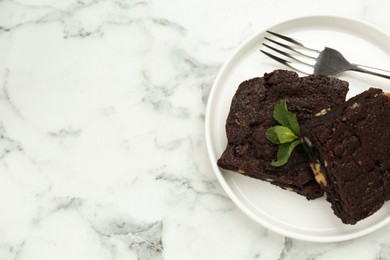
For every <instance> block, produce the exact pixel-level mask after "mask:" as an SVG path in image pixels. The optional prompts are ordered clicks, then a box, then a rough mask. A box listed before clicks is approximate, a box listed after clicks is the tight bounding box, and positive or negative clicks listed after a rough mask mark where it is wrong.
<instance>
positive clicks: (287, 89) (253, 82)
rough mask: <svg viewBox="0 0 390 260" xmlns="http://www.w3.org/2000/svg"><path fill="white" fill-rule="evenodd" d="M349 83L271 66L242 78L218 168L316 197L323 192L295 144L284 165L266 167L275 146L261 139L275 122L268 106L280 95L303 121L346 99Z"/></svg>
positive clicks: (233, 100)
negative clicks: (271, 67) (259, 72)
mask: <svg viewBox="0 0 390 260" xmlns="http://www.w3.org/2000/svg"><path fill="white" fill-rule="evenodd" d="M347 92H348V83H347V82H345V81H342V80H339V79H336V78H333V77H328V76H322V75H310V76H306V77H299V76H298V74H296V73H295V72H292V71H286V70H276V71H274V72H272V73H266V74H264V76H263V77H257V78H253V79H250V80H247V81H244V82H242V83H241V84H240V85H239V87H238V89H237V91H236V93H235V95H234V97H233V99H232V102H231V107H230V112H229V115H228V117H227V120H226V126H225V127H226V135H227V146H226V149H225V151H224V152H223V154H222V155H221V157H220V159H219V160H218V162H217V163H218V165H219V166H220V167H221V168H224V169H228V170H231V171H235V172H238V173H241V174H243V175H246V176H249V177H253V178H256V179H261V180H264V181H268V182H270V183H272V184H275V185H277V186H279V187H281V188H284V189H287V190H292V191H295V192H297V193H298V194H301V195H303V196H305V197H306V198H307V199H315V198H318V197H321V196H322V195H323V191H322V189H321V187H320V186H319V185H318V184H317V182H316V181H315V179H314V177H313V174H312V172H311V170H310V166H309V159H308V156H307V154H306V152H305V150H304V148H303V146H302V145H298V146H297V147H296V148H295V149H294V151H293V152H292V154H291V157H290V159H289V161H288V163H287V164H285V165H283V166H281V167H274V166H272V165H271V162H272V161H275V160H276V154H277V150H278V146H277V145H275V144H273V143H271V142H270V141H269V140H268V139H266V137H265V132H266V130H267V129H268V128H270V127H272V126H274V125H276V124H277V123H276V121H275V120H274V119H273V110H274V108H275V105H276V103H277V102H278V101H279V100H280V99H286V102H287V106H288V109H289V110H290V111H291V112H293V113H295V114H296V115H297V118H298V121H299V122H300V123H305V122H306V121H308V120H310V119H311V118H312V117H314V115H315V114H317V113H321V111H323V110H326V109H331V108H333V107H334V106H336V105H340V104H342V103H343V102H345V97H346V93H347Z"/></svg>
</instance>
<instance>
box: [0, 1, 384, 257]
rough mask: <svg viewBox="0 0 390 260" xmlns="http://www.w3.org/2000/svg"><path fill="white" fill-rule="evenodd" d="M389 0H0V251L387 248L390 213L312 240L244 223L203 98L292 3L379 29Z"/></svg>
mask: <svg viewBox="0 0 390 260" xmlns="http://www.w3.org/2000/svg"><path fill="white" fill-rule="evenodd" d="M388 10H390V2H389V1H386V0H372V1H365V0H356V1H353V2H351V1H346V0H337V1H336V0H328V1H321V2H318V1H311V0H302V1H294V2H291V1H287V0H275V1H264V0H260V1H249V0H244V1H231V0H228V1H222V0H216V1H196V0H185V1H179V0H166V1H157V0H145V1H142V0H139V1H137V0H129V1H121V0H114V1H104V0H77V1H76V0H74V1H72V0H68V1H59V0H53V1H48V0H2V1H0V259H1V260H8V259H9V260H11V259H12V260H31V259H34V260H35V259H37V260H45V259H57V260H62V259H72V260H76V259H83V260H85V259H93V260H122V259H139V260H147V259H156V260H157V259H279V260H282V259H283V260H285V259H318V260H324V259H346V258H348V259H382V260H383V259H390V236H389V235H388V234H389V232H390V226H386V227H384V228H382V229H381V230H378V231H376V232H374V233H372V234H370V235H367V236H365V237H362V238H358V239H354V240H351V241H345V242H339V243H312V242H305V241H299V240H294V239H291V238H288V237H283V236H282V235H279V234H276V233H274V232H272V231H269V230H267V229H265V228H264V227H262V226H260V225H259V224H257V223H254V222H253V221H252V220H250V219H249V218H248V217H247V216H246V215H244V214H243V213H242V212H241V211H240V210H239V209H238V208H237V207H236V206H235V205H234V204H233V203H232V201H231V200H230V199H229V198H228V196H227V195H226V194H225V193H224V191H223V190H222V188H221V186H220V185H219V183H218V181H217V180H216V177H215V175H214V173H213V171H212V168H211V166H210V162H209V159H208V156H207V152H206V144H205V136H204V119H205V109H206V103H207V98H208V94H209V91H210V89H211V86H212V83H213V80H214V79H215V76H216V74H217V73H218V70H219V69H220V67H221V66H222V64H223V63H224V62H225V60H226V59H227V58H228V57H229V56H230V55H231V54H232V52H233V51H234V50H235V49H236V48H237V47H238V46H239V44H240V43H242V42H243V41H244V40H245V39H246V38H248V37H249V36H251V35H252V34H254V33H256V32H258V31H260V30H263V29H266V28H267V27H269V26H272V25H273V24H275V23H278V22H280V21H284V20H287V19H290V18H294V17H299V16H304V15H339V16H345V17H351V18H356V19H361V20H363V21H366V22H369V23H371V24H373V25H375V26H377V27H378V28H380V29H382V30H383V31H385V32H387V33H390V20H389V19H388Z"/></svg>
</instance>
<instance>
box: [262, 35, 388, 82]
mask: <svg viewBox="0 0 390 260" xmlns="http://www.w3.org/2000/svg"><path fill="white" fill-rule="evenodd" d="M267 32H268V33H269V34H271V35H273V36H275V37H276V38H277V39H278V40H275V39H271V38H268V37H264V38H265V39H266V40H267V41H268V42H270V43H272V45H270V44H269V43H263V45H264V46H265V47H266V48H268V49H270V50H272V51H273V52H272V53H271V52H269V51H265V50H260V51H261V52H262V53H264V54H266V55H267V56H269V57H271V58H272V59H274V60H276V61H278V62H280V63H282V64H284V65H286V66H288V67H290V68H292V69H295V70H297V71H300V72H302V73H305V74H325V75H330V76H336V75H338V74H340V73H342V72H344V71H347V70H352V71H358V72H363V73H367V74H371V75H375V76H379V77H383V78H387V79H390V71H387V70H382V69H377V68H373V67H369V66H363V65H358V64H354V63H350V62H349V61H348V60H347V59H345V58H344V56H343V55H342V54H341V53H340V52H339V51H337V50H335V49H332V48H329V47H326V46H320V45H315V44H311V43H306V42H303V41H301V40H297V39H293V38H290V37H287V36H284V35H281V34H278V33H275V32H271V31H267ZM280 39H282V40H283V41H284V42H286V43H284V42H281V41H280ZM273 53H275V54H276V55H275V54H273ZM280 55H281V56H280Z"/></svg>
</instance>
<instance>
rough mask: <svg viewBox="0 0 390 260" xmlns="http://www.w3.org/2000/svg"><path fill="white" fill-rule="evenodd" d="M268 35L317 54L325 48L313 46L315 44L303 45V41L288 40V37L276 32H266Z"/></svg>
mask: <svg viewBox="0 0 390 260" xmlns="http://www.w3.org/2000/svg"><path fill="white" fill-rule="evenodd" d="M267 32H268V33H270V34H272V35H274V36H276V37H279V38H281V39H283V40H285V41H288V42H291V43H293V44H296V45H298V46H301V47H303V48H306V49H309V50H312V51H315V52H318V53H320V52H321V51H322V50H323V49H325V47H323V46H319V45H315V44H309V43H304V42H303V41H299V40H297V39H293V38H290V37H287V36H285V35H282V34H279V33H276V32H271V31H267Z"/></svg>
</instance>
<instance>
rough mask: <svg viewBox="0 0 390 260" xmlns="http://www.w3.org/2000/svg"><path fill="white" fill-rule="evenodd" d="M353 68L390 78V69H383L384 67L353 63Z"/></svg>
mask: <svg viewBox="0 0 390 260" xmlns="http://www.w3.org/2000/svg"><path fill="white" fill-rule="evenodd" d="M351 70H353V71H358V72H363V73H366V74H371V75H375V76H379V77H382V78H386V79H390V71H388V70H382V69H377V68H373V67H369V66H364V65H358V64H352V68H351Z"/></svg>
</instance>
